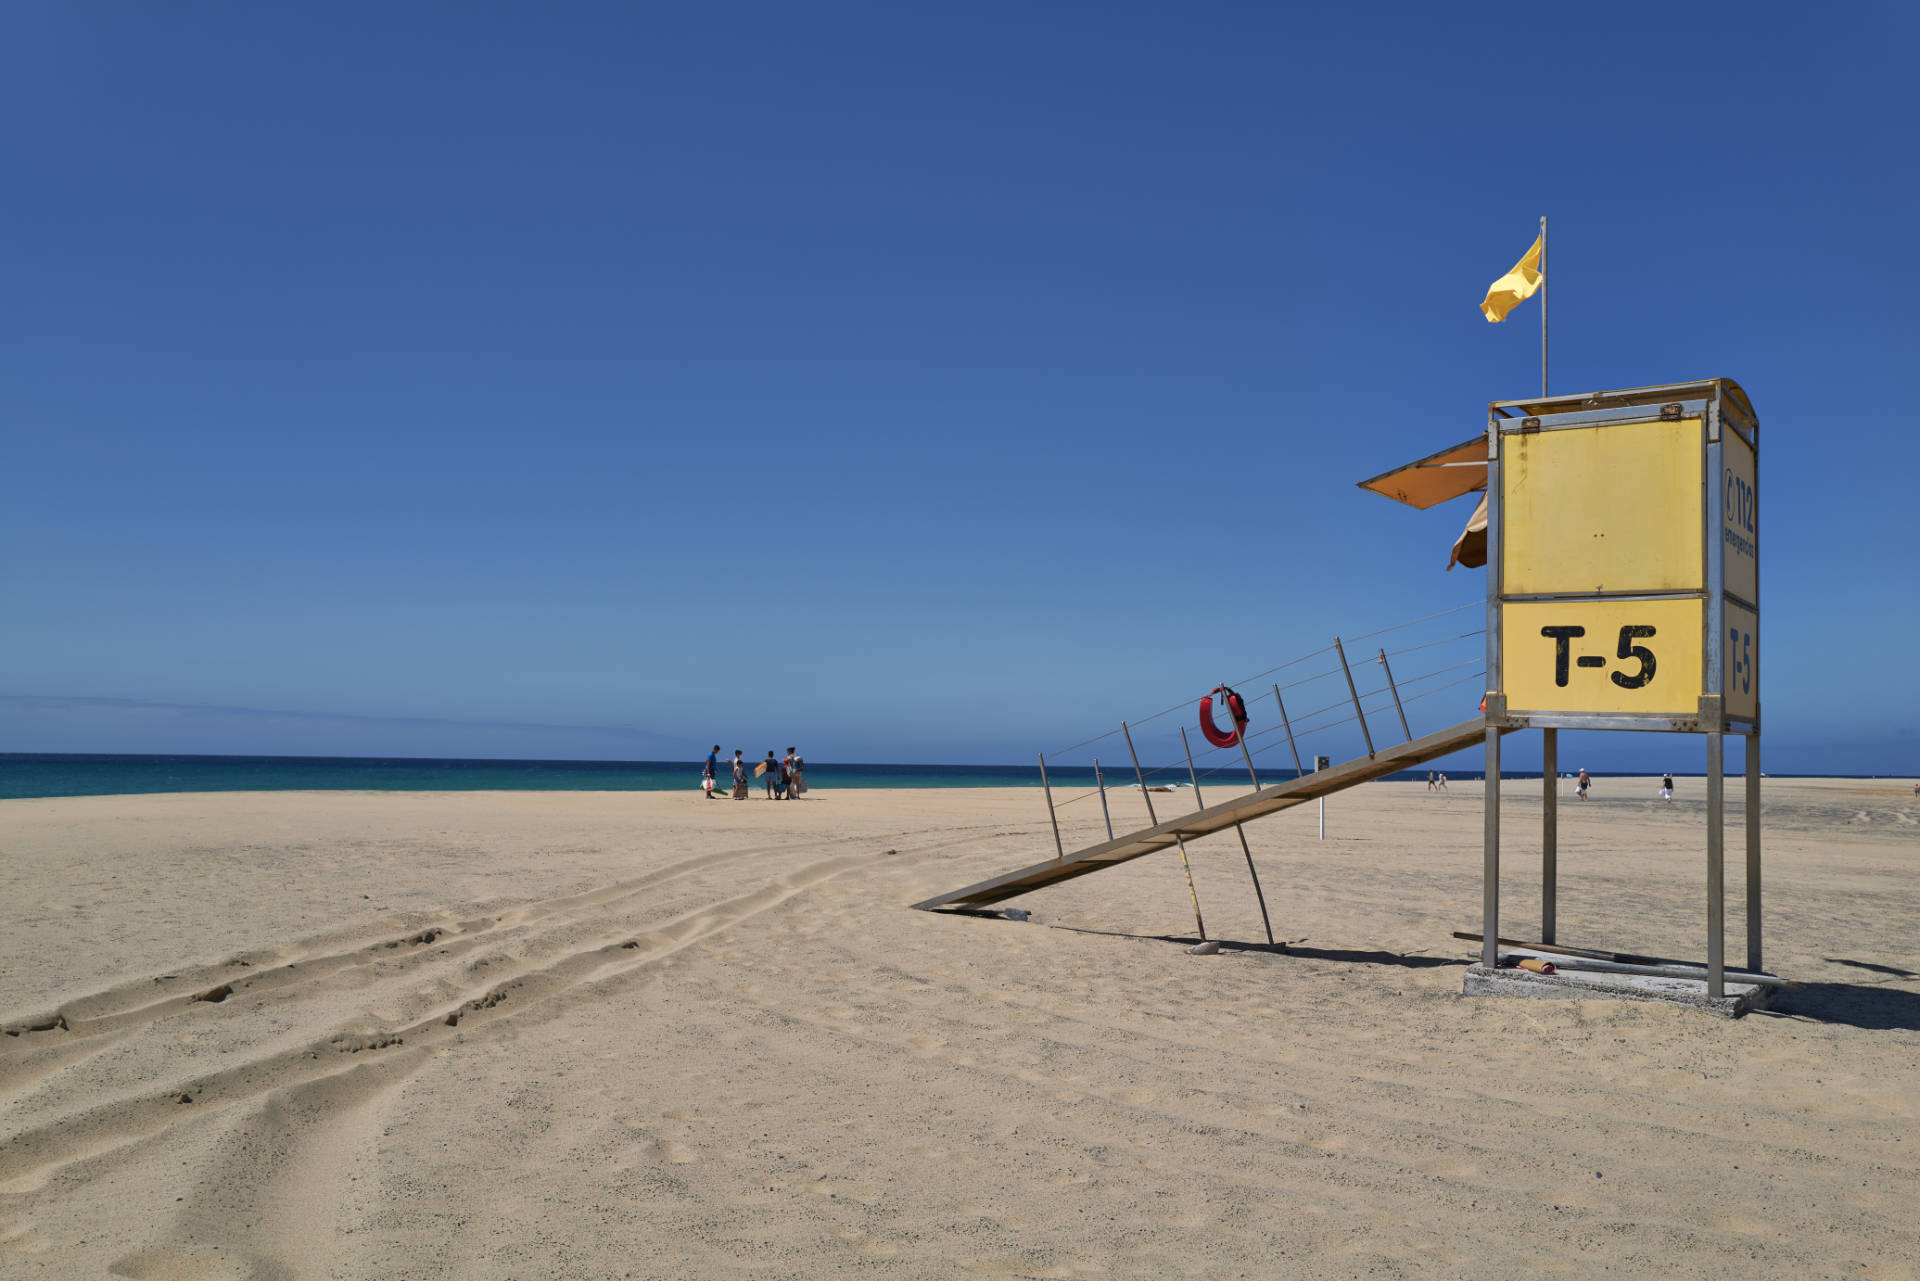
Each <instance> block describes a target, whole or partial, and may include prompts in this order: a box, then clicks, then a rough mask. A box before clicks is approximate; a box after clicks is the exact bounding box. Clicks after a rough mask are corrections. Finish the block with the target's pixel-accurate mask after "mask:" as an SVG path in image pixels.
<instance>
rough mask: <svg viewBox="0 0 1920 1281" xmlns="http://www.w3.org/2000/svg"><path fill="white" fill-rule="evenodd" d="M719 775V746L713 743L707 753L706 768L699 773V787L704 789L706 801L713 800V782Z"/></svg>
mask: <svg viewBox="0 0 1920 1281" xmlns="http://www.w3.org/2000/svg"><path fill="white" fill-rule="evenodd" d="M719 774H720V744H718V743H715V744H714V745H713V750H712V751H711V752H708V753H707V767H706V768H705V769H703V770H701V771H700V786H701V787H703V788H705V789H706V793H707V799H708V800H712V799H713V780H714V779H715V778H717V777H718V776H719Z"/></svg>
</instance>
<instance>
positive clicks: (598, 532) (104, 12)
mask: <svg viewBox="0 0 1920 1281" xmlns="http://www.w3.org/2000/svg"><path fill="white" fill-rule="evenodd" d="M0 23H3V24H4V38H0V85H4V86H5V88H4V89H3V90H0V92H4V93H5V95H6V107H7V109H6V111H5V112H4V113H0V144H3V145H4V153H3V156H4V166H5V167H4V172H5V174H6V178H5V182H6V190H7V207H8V225H9V234H8V236H7V237H6V239H5V241H4V242H3V243H0V278H3V279H4V280H5V281H6V291H7V294H8V303H9V305H8V306H7V307H6V308H5V310H4V314H3V315H0V326H4V332H3V333H0V353H4V354H3V355H0V361H3V362H4V371H0V372H3V375H4V376H0V411H3V412H4V416H5V422H6V425H7V428H8V433H7V434H8V448H7V456H6V459H5V462H4V465H0V538H3V539H4V546H5V548H6V549H7V555H6V556H5V560H4V564H3V565H0V590H3V591H4V595H5V600H6V602H7V610H6V625H5V627H4V629H0V750H15V751H33V750H46V751H62V750H65V751H113V750H129V751H210V752H218V751H286V752H300V751H303V750H313V751H323V752H369V753H376V752H385V751H394V752H407V753H421V754H448V755H519V754H525V755H542V756H546V755H552V756H602V755H616V756H624V755H628V754H633V755H664V756H676V755H687V756H694V755H698V754H700V753H701V752H702V751H703V750H704V748H705V747H706V746H707V745H709V744H711V743H712V742H714V741H715V740H716V739H719V740H724V741H727V742H729V743H733V742H734V741H736V740H738V741H739V743H740V744H741V745H743V746H750V747H752V746H758V745H763V744H778V745H781V746H784V745H785V744H786V743H789V742H802V743H806V744H808V745H810V747H811V751H809V753H808V754H809V756H810V757H812V758H813V759H816V760H831V759H842V760H848V759H851V760H873V761H938V762H965V761H979V762H994V761H1013V762H1018V761H1022V760H1027V759H1030V758H1031V754H1032V752H1033V751H1034V750H1035V749H1036V748H1041V747H1046V746H1049V745H1053V744H1058V743H1064V742H1068V741H1071V740H1073V739H1076V738H1079V737H1082V736H1083V732H1084V733H1092V732H1097V731H1098V730H1099V729H1103V728H1105V727H1106V726H1108V725H1110V724H1112V723H1113V722H1114V721H1115V720H1116V719H1117V718H1118V717H1120V716H1123V715H1127V714H1129V713H1136V712H1139V711H1142V710H1145V711H1152V710H1157V709H1158V708H1159V707H1161V706H1163V705H1166V704H1168V703H1171V702H1174V701H1176V700H1178V699H1180V698H1183V697H1186V696H1188V695H1189V694H1192V695H1193V696H1196V697H1197V695H1198V694H1199V693H1200V692H1203V691H1204V690H1205V689H1206V688H1207V687H1208V686H1210V685H1212V684H1213V682H1214V681H1215V680H1217V679H1219V677H1220V675H1221V674H1223V673H1224V674H1228V675H1232V674H1235V673H1243V672H1251V671H1256V670H1259V669H1261V668H1265V667H1268V666H1271V665H1273V664H1274V663H1277V662H1280V661H1282V660H1284V659H1286V658H1288V657H1291V656H1292V655H1294V654H1297V653H1300V652H1302V651H1305V650H1310V649H1315V648H1318V647H1319V646H1321V645H1324V644H1326V643H1327V641H1328V639H1329V638H1330V637H1331V636H1332V635H1334V634H1336V633H1340V632H1344V633H1346V634H1353V633H1356V632H1361V631H1366V630H1370V629H1372V628H1375V627H1380V626H1384V625H1386V624H1389V623H1393V622H1397V621H1399V620H1401V619H1404V618H1408V617H1412V616H1414V615H1416V614H1422V613H1430V612H1434V611H1436V610H1440V609H1445V608H1449V607H1451V606H1453V605H1458V604H1461V603H1463V602H1466V601H1470V600H1473V599H1475V598H1477V597H1478V595H1479V594H1480V593H1481V592H1482V590H1483V583H1484V580H1483V578H1482V577H1481V575H1480V574H1479V573H1477V572H1464V571H1458V570H1456V571H1455V572H1454V573H1452V574H1450V575H1449V574H1443V573H1441V572H1440V571H1441V568H1442V566H1443V565H1444V563H1445V556H1446V546H1447V544H1448V543H1449V542H1450V541H1451V539H1452V537H1453V535H1454V533H1455V532H1456V531H1457V528H1458V525H1459V523H1460V521H1461V520H1463V519H1464V516H1465V513H1464V511H1458V512H1456V511H1455V510H1454V509H1452V508H1443V509H1440V510H1438V511H1435V512H1429V513H1424V514H1422V513H1416V512H1412V511H1409V510H1406V509H1403V508H1400V507H1397V506H1395V505H1393V504H1390V503H1388V502H1386V501H1384V500H1382V499H1379V498H1376V497H1373V496H1370V495H1367V494H1364V493H1362V492H1360V491H1358V490H1356V489H1355V488H1354V486H1353V482H1354V481H1356V480H1358V479H1360V478H1362V477H1365V476H1368V475H1372V474H1374V473H1375V472H1378V471H1380V470H1383V469H1384V468H1386V467H1388V466H1390V465H1392V464H1395V463H1398V462H1401V461H1404V460H1405V459H1407V458H1409V457H1412V456H1413V455H1415V454H1417V453H1421V452H1425V451H1426V450H1428V449H1430V448H1434V447H1438V446H1439V445H1442V444H1450V443H1453V442H1454V441H1458V440H1461V439H1464V438H1466V437H1467V436H1469V435H1471V434H1472V433H1473V432H1474V431H1475V430H1477V429H1478V428H1479V426H1480V424H1481V422H1482V421H1483V416H1484V415H1483V410H1484V405H1485V403H1486V402H1487V401H1488V400H1490V399H1500V398H1508V397H1513V396H1522V395H1527V394H1530V393H1531V392H1532V391H1533V390H1534V389H1535V387H1536V386H1537V377H1538V372H1537V370H1538V364H1537V362H1538V351H1537V342H1538V330H1537V315H1536V313H1535V311H1534V310H1533V307H1534V304H1531V303H1529V304H1525V305H1523V306H1522V307H1521V308H1520V309H1519V310H1518V311H1517V312H1516V313H1515V315H1514V317H1513V319H1512V320H1511V321H1509V322H1508V323H1507V324H1504V325H1500V326H1490V325H1488V324H1487V323H1486V322H1485V321H1484V320H1482V319H1481V317H1480V315H1479V312H1478V310H1477V304H1478V302H1479V300H1480V296H1481V294H1482V292H1483V291H1484V289H1485V287H1486V285H1487V283H1488V282H1489V281H1491V280H1492V279H1493V278H1494V277H1495V276H1497V275H1499V274H1500V273H1501V272H1503V271H1505V270H1506V269H1507V268H1508V267H1509V266H1510V265H1511V264H1512V262H1513V260H1514V259H1515V258H1517V257H1518V256H1519V254H1520V252H1521V251H1522V250H1523V249H1525V248H1526V246H1527V244H1528V243H1529V242H1530V241H1531V239H1532V237H1533V234H1534V231H1535V227H1536V221H1537V219H1538V217H1539V216H1540V215H1541V214H1542V213H1545V214H1548V215H1550V216H1551V217H1552V219H1553V241H1552V246H1551V251H1552V252H1551V260H1550V278H1551V280H1552V284H1551V286H1550V288H1551V291H1552V295H1551V296H1552V319H1553V358H1554V359H1553V385H1554V390H1556V391H1563V392H1571V391H1582V390H1591V389H1596V388H1602V387H1620V386H1630V385H1637V384H1644V383H1654V382H1666V381H1675V380H1681V379H1689V378H1699V377H1707V376H1715V375H1727V376H1731V377H1735V378H1738V379H1739V380H1740V381H1741V382H1742V383H1743V384H1744V385H1745V386H1746V388H1747V389H1748V391H1749V392H1750V393H1751V394H1752V396H1753V398H1754V401H1755V404H1756V405H1757V407H1758V408H1759V411H1760V414H1761V418H1762V422H1763V431H1764V433H1765V434H1764V436H1763V440H1764V446H1763V453H1762V459H1763V461H1762V477H1761V484H1762V491H1763V494H1764V498H1763V503H1764V508H1765V512H1766V515H1765V519H1764V536H1765V551H1764V553H1763V583H1764V587H1763V600H1764V605H1765V611H1766V612H1765V618H1764V622H1763V636H1764V645H1765V653H1766V666H1765V674H1766V680H1767V685H1766V688H1765V690H1764V702H1765V710H1766V718H1767V732H1768V738H1769V746H1768V763H1769V766H1770V768H1774V769H1777V770H1779V771H1781V772H1785V771H1787V770H1789V769H1802V770H1831V771H1858V772H1898V771H1906V772H1913V771H1916V770H1920V714H1917V712H1916V708H1917V707H1920V676H1916V674H1915V665H1914V664H1913V663H1912V661H1911V659H1910V656H1909V650H1910V648H1911V646H1910V643H1909V640H1910V638H1911V637H1912V636H1913V635H1914V633H1915V629H1916V625H1917V624H1920V592H1916V590H1915V588H1914V585H1913V583H1914V579H1913V572H1912V567H1913V560H1914V557H1913V551H1912V546H1913V540H1912V536H1911V526H1912V511H1913V501H1912V495H1911V486H1912V482H1911V479H1910V477H1911V466H1910V463H1909V461H1908V456H1909V451H1910V449H1911V441H1912V439H1913V432H1914V428H1915V426H1916V423H1915V418H1916V411H1915V409H1914V407H1913V405H1914V400H1913V396H1912V394H1911V392H1910V390H1909V388H1908V386H1907V383H1908V381H1909V380H1908V379H1907V378H1905V377H1904V376H1903V375H1905V374H1906V372H1907V370H1908V368H1909V366H1910V364H1911V361H1912V353H1913V352H1914V350H1915V339H1916V337H1917V336H1920V334H1917V333H1916V329H1917V328H1920V326H1917V325H1916V320H1915V315H1916V310H1915V307H1914V305H1913V297H1912V295H1913V291H1914V286H1915V284H1916V281H1917V280H1920V271H1916V265H1917V264H1916V257H1917V256H1920V251H1916V248H1915V239H1914V237H1913V235H1912V227H1913V225H1914V223H1915V215H1916V213H1920V208H1917V206H1920V199H1917V196H1920V177H1916V170H1915V166H1914V165H1913V163H1912V160H1911V157H1912V153H1913V148H1914V144H1913V140H1912V138H1911V137H1909V136H1908V135H1909V133H1910V132H1911V126H1912V121H1913V111H1912V107H1911V101H1910V91H1909V83H1910V78H1911V77H1910V72H1909V69H1908V67H1907V65H1906V64H1907V62H1908V61H1909V60H1910V53H1911V50H1912V48H1913V47H1914V41H1915V36H1916V35H1920V31H1917V30H1916V22H1915V19H1914V18H1913V16H1912V10H1911V9H1910V8H1906V7H1900V6H1894V5H1847V6H1839V7H1836V8H1830V9H1823V10H1817V11H1816V10H1814V9H1811V8H1809V7H1806V6H1786V5H1765V4H1761V5H1754V4H1745V5H1738V6H1732V5H1729V6H1697V7H1696V6H1672V5H1662V6H1652V5H1614V6H1605V7H1587V8H1584V9H1580V10H1577V11H1576V10H1573V9H1570V8H1562V9H1557V8H1556V7H1554V6H1539V5H1527V6H1511V7H1504V8H1502V7H1491V6H1479V7H1473V8H1471V9H1467V10H1462V9H1459V8H1457V7H1453V8H1444V7H1436V6H1431V5H1386V6H1375V7H1371V8H1355V7H1351V6H1349V7H1344V8H1339V7H1337V8H1335V9H1331V10H1323V11H1317V12H1311V13H1309V12H1290V11H1289V8H1288V7H1284V6H1274V5H1246V6H1238V5H1196V6H1186V7H1182V8H1180V9H1179V10H1178V11H1177V12H1176V11H1174V9H1173V7H1171V6H1164V5H1153V6H1148V5H1137V6H1129V5H1115V4H1102V5H1079V6H1067V5H1054V6H1031V5H996V4H978V5H969V6H943V7H933V6H916V5H882V4H835V3H821V4H814V5H804V6H801V5H789V4H728V3H716V4H710V5H701V6H640V5H627V4H604V5H602V4H572V5H553V6H529V5H505V4H498V5H495V4H472V3H462V4H428V3H422V4H414V5H374V4H362V5H355V4H334V5H322V6H309V7H306V8H305V9H304V11H300V10H295V9H294V8H292V7H290V6H261V5H240V4H229V5H219V4H212V5H198V6H191V7H179V6H149V5H138V4H101V5H86V6H80V5H66V4H42V5H35V4H16V5H12V6H9V7H8V9H7V11H6V14H5V16H4V18H0ZM156 707H158V708H170V709H174V711H173V712H172V713H170V714H169V715H167V716H161V717H156V716H155V714H154V713H153V711H152V709H153V708H156ZM143 709H144V710H143ZM267 713H271V714H272V715H263V714H267ZM515 726H524V727H526V728H525V732H524V734H516V731H515V729H514V727H515ZM1524 737H1527V738H1531V737H1532V736H1524ZM1585 741H1590V742H1591V743H1592V747H1591V748H1590V749H1587V748H1585ZM1585 741H1583V743H1582V744H1579V745H1576V746H1575V747H1573V748H1570V749H1567V750H1572V751H1576V752H1577V751H1580V750H1590V751H1591V753H1592V754H1593V759H1594V760H1598V761H1600V762H1601V764H1602V766H1607V767H1611V765H1610V762H1609V755H1610V756H1611V758H1612V762H1613V763H1618V764H1619V765H1621V766H1626V765H1632V764H1638V763H1641V758H1642V757H1644V758H1645V760H1644V763H1645V764H1647V765H1649V766H1651V767H1660V766H1662V765H1671V764H1673V763H1674V760H1675V758H1674V756H1673V753H1674V752H1676V751H1677V752H1682V753H1687V754H1688V755H1687V757H1686V758H1685V759H1683V760H1682V761H1681V762H1680V763H1681V764H1686V763H1687V761H1690V760H1691V758H1692V756H1694V755H1698V754H1699V753H1698V747H1697V744H1695V745H1687V744H1677V745H1676V744H1672V743H1668V742H1662V743H1660V744H1659V746H1658V748H1657V749H1656V748H1654V747H1653V746H1652V744H1653V742H1654V740H1649V739H1642V738H1636V737H1630V736H1621V735H1614V736H1607V737H1606V739H1605V740H1604V741H1602V740H1600V739H1592V740H1585ZM682 743H684V745H685V746H684V749H679V748H676V745H677V744H682ZM616 747H617V748H618V750H616ZM1531 750H1534V749H1532V748H1530V747H1528V746H1525V745H1523V744H1522V743H1519V742H1516V743H1515V744H1514V751H1515V752H1517V753H1521V754H1523V755H1524V753H1525V752H1528V751H1531ZM1649 752H1651V753H1653V755H1648V753H1649ZM1565 761H1566V758H1565V757H1564V756H1563V762H1565ZM1582 763H1589V764H1590V767H1591V762H1590V761H1587V762H1582Z"/></svg>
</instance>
